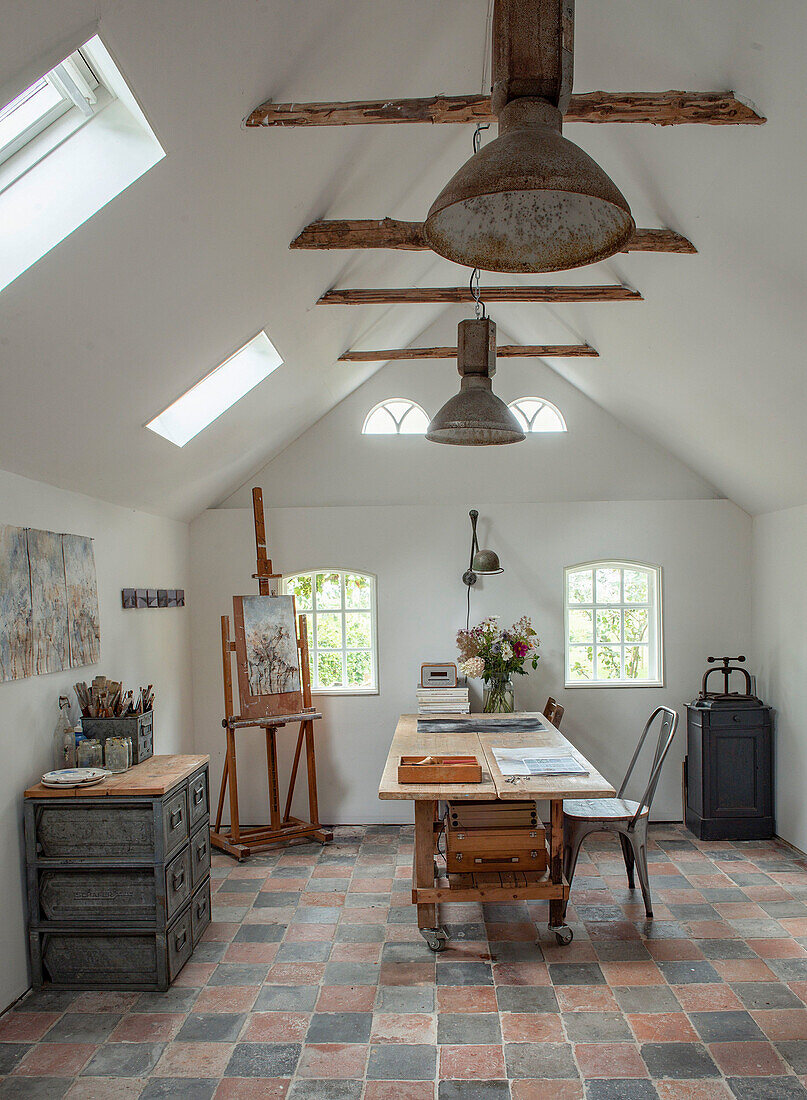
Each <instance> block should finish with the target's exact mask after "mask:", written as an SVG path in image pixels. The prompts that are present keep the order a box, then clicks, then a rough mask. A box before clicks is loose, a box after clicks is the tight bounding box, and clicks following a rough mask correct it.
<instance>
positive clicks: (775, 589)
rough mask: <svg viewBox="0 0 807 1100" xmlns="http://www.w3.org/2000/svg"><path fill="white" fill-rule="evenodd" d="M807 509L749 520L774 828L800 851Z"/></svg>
mask: <svg viewBox="0 0 807 1100" xmlns="http://www.w3.org/2000/svg"><path fill="white" fill-rule="evenodd" d="M805 559H807V508H805V507H801V508H789V509H787V510H786V511H782V512H771V513H769V514H767V515H762V516H756V517H755V519H754V532H753V584H752V590H753V596H754V598H753V613H754V652H755V654H756V661H755V671H756V672H757V691H758V693H759V695H760V696H761V698H762V699H764V700H765V702H767V703H770V704H772V706H773V707H774V708H775V711H774V729H775V742H774V744H775V754H776V830H777V832H778V833H779V835H780V836H782V837H784V839H785V840H789V841H790V843H791V844H795V845H796V847H797V848H800V849H801V850H802V851H807V799H806V798H805V792H806V791H807V734H806V733H805V729H806V728H807V727H806V726H805V715H807V675H805V670H807V637H805V631H804V624H805V622H806V621H807V590H805V586H804V562H805Z"/></svg>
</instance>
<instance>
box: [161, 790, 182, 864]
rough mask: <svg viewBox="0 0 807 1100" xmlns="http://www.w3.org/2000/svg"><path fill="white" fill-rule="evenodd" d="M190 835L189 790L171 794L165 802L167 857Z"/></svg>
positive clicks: (164, 818)
mask: <svg viewBox="0 0 807 1100" xmlns="http://www.w3.org/2000/svg"><path fill="white" fill-rule="evenodd" d="M187 835H188V792H187V791H186V790H185V788H184V787H183V788H182V790H181V791H177V793H176V794H172V795H170V796H169V797H168V798H167V799H166V800H165V802H164V803H163V840H164V843H165V857H166V859H167V858H168V857H169V856H170V855H171V854H172V853H173V852H175V851H176V850H177V848H178V847H179V846H180V844H181V843H182V842H183V840H185V838H186V837H187Z"/></svg>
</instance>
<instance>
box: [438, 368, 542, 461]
mask: <svg viewBox="0 0 807 1100" xmlns="http://www.w3.org/2000/svg"><path fill="white" fill-rule="evenodd" d="M426 438H427V439H430V440H431V441H432V443H453V444H454V445H455V446H460V447H489V446H496V445H498V444H502V443H520V442H521V441H522V440H523V439H526V436H525V435H524V432H523V431H522V430H521V428H520V427H519V423H518V421H517V420H516V418H515V417H514V416H513V414H512V412H511V411H510V410H509V409H508V407H507V405H505V403H504V401H502V400H501V398H499V397H497V396H496V394H495V393H494V392H493V388H492V386H491V381H490V379H489V378H487V377H485V376H484V375H478V374H470V375H465V377H464V378H463V379H462V381H461V382H460V392H459V393H458V394H456V395H455V396H454V397H452V398H450V399H449V400H448V401H446V403H445V405H443V407H442V409H440V411H439V412H438V413H437V415H436V416H435V417H434V419H433V420H432V422H431V424H429V429H428V431H427V432H426Z"/></svg>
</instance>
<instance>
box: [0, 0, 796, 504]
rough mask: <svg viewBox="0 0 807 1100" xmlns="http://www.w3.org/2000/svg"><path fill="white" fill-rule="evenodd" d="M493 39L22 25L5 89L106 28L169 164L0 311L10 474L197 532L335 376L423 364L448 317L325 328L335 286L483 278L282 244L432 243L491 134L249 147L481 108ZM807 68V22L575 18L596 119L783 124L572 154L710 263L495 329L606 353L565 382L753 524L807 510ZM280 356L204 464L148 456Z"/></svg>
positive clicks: (47, 21) (204, 4) (180, 12)
mask: <svg viewBox="0 0 807 1100" xmlns="http://www.w3.org/2000/svg"><path fill="white" fill-rule="evenodd" d="M486 9H487V3H486V0H407V3H405V4H402V3H400V2H399V0H306V2H305V3H301V2H300V0H228V2H227V3H221V2H220V0H62V2H60V3H59V4H58V5H54V4H53V3H52V2H51V0H26V3H25V4H24V5H23V4H18V3H15V2H14V0H0V24H1V25H2V26H3V34H2V35H1V36H0V85H2V84H4V83H5V82H6V81H7V80H11V79H13V77H14V75H15V73H17V72H18V71H20V70H21V69H23V68H25V67H27V66H28V64H29V63H30V62H31V61H32V60H33V59H35V58H36V57H38V56H39V55H42V54H45V53H46V52H47V51H48V50H49V49H50V48H51V47H52V46H53V45H54V44H55V43H58V42H60V41H61V40H63V39H64V38H66V37H67V36H69V35H71V34H73V33H75V32H77V31H78V30H80V29H81V28H82V27H84V26H85V25H86V24H88V23H89V22H90V21H91V20H93V19H94V18H99V19H100V34H101V37H102V38H103V40H104V42H105V43H106V45H107V46H108V47H109V49H110V51H111V52H112V53H113V55H114V56H115V58H116V60H117V61H118V63H119V65H120V68H121V69H122V71H123V73H124V75H125V77H126V78H127V80H128V82H129V84H130V86H131V88H132V89H133V91H134V92H135V94H136V95H137V96H138V97H139V100H140V102H141V105H142V106H143V109H144V111H145V113H146V115H147V117H148V119H149V121H150V122H151V124H152V126H153V128H154V130H155V132H156V133H157V136H158V137H159V139H160V140H161V142H162V144H163V146H164V148H165V150H166V153H167V156H166V157H165V159H164V160H163V161H162V162H161V163H159V164H158V165H157V166H156V167H154V168H153V169H152V170H151V171H150V172H148V173H147V174H146V175H145V176H144V177H143V178H141V179H140V180H139V181H138V182H137V183H135V184H134V185H133V186H132V187H131V188H129V190H128V191H126V192H124V194H122V195H121V196H119V197H118V198H117V199H115V200H114V201H113V202H111V203H110V204H109V205H108V206H107V207H106V208H105V209H103V210H102V211H100V212H99V213H98V214H97V215H96V216H95V217H94V218H92V219H91V220H90V221H89V222H88V223H86V224H85V225H84V226H83V227H82V228H81V229H79V230H77V231H76V232H75V233H74V234H73V235H72V236H71V237H69V238H68V239H67V240H66V241H64V242H62V244H60V245H58V246H57V247H56V248H55V249H54V250H53V251H52V252H51V253H50V254H49V255H48V256H46V257H45V258H44V259H43V260H41V261H40V262H39V263H38V264H36V265H35V266H34V267H33V268H31V269H30V270H29V271H27V272H26V273H25V274H23V275H22V276H20V278H19V279H17V281H16V282H15V283H13V284H12V285H11V286H9V287H8V288H7V289H6V290H4V291H3V292H2V293H1V294H0V387H1V389H0V468H4V469H8V470H12V471H14V472H17V473H20V474H24V475H26V476H28V477H33V478H38V479H40V480H43V481H47V482H50V483H53V484H55V485H61V486H64V487H67V488H71V489H76V490H79V491H82V492H85V493H89V494H91V495H94V496H98V497H101V498H103V499H109V500H113V501H116V502H119V503H123V504H126V505H129V506H132V507H138V508H143V509H145V510H148V511H154V512H160V513H166V514H170V515H174V516H177V517H179V518H185V519H187V518H190V517H192V516H194V515H196V514H198V513H199V512H200V511H202V510H203V509H204V508H206V507H208V506H209V505H211V504H213V503H216V502H218V501H220V500H222V499H224V498H225V497H226V496H227V495H228V493H230V492H231V491H232V490H233V489H234V488H235V487H236V486H238V485H240V484H242V483H243V481H244V479H245V478H247V477H248V476H249V474H250V472H251V471H253V470H255V469H257V468H259V467H260V466H262V465H263V464H264V463H265V462H266V461H268V460H270V459H271V458H272V456H274V455H276V454H278V453H279V452H280V451H281V450H283V449H284V448H285V447H286V446H287V445H288V444H289V443H290V442H291V441H292V440H293V439H295V438H296V437H297V436H299V435H300V434H301V433H302V432H304V431H305V430H306V428H308V427H309V426H310V425H311V424H313V423H314V422H316V421H317V420H318V419H320V418H321V417H322V416H323V415H324V414H325V413H326V412H327V411H328V410H329V409H331V408H332V407H333V406H334V405H335V404H336V403H338V402H339V401H340V400H342V399H343V398H344V397H345V396H347V395H348V394H349V393H350V392H351V391H352V390H353V389H355V388H356V387H357V386H358V385H360V384H362V382H364V381H365V380H366V379H367V378H368V377H369V376H370V374H372V373H373V371H374V369H375V367H374V366H373V365H365V366H361V367H357V366H350V365H345V364H339V365H337V364H336V358H337V356H338V355H339V354H340V353H341V352H342V351H344V350H345V349H346V348H348V347H351V346H363V347H385V346H387V347H394V346H400V345H403V344H407V343H409V342H411V341H414V340H416V338H417V337H418V334H419V333H421V332H423V331H424V330H425V329H426V328H427V327H429V326H430V325H431V324H432V323H433V322H434V321H435V320H436V318H437V317H438V316H439V315H440V310H439V309H436V308H435V307H414V306H407V307H398V308H395V309H392V308H388V307H366V308H364V307H363V308H338V307H327V308H326V307H316V306H315V305H314V303H315V301H316V299H317V297H318V296H319V295H320V294H321V293H322V292H323V291H324V290H326V289H328V288H329V287H330V286H335V285H354V286H361V285H364V286H381V285H390V286H395V285H400V286H405V285H412V284H418V283H420V284H423V285H426V284H431V283H434V284H440V283H444V284H451V285H454V284H458V283H459V282H461V281H464V280H465V279H466V278H467V272H465V271H464V270H463V269H460V268H456V267H454V266H453V265H451V264H449V263H447V262H445V261H443V260H439V259H436V258H435V257H434V256H432V255H431V254H429V253H406V252H393V251H386V252H377V253H371V252H368V253H359V252H333V253H325V252H322V253H318V252H289V251H288V243H289V241H290V240H291V239H292V238H293V237H294V236H295V235H296V234H297V233H298V232H299V230H300V229H301V228H302V227H303V226H304V225H305V224H306V223H307V222H309V221H311V220H312V219H314V218H317V217H350V218H360V217H383V216H385V215H390V216H397V217H403V218H412V219H420V218H422V217H423V216H424V214H425V211H426V210H427V208H428V205H429V203H430V201H431V199H432V198H433V197H434V195H435V194H437V192H438V191H439V190H440V188H441V187H442V185H443V184H444V182H445V181H446V179H447V178H448V177H449V176H450V175H451V174H452V172H453V171H454V170H455V169H456V168H457V167H458V166H459V165H460V163H462V162H463V161H464V160H465V159H466V158H467V156H468V153H469V150H470V140H471V130H470V128H469V127H464V126H456V127H448V126H434V127H429V126H422V125H421V126H388V127H383V126H376V127H353V128H322V129H311V130H302V129H287V130H282V129H277V130H266V131H245V130H242V129H241V128H240V120H241V119H242V117H243V116H244V115H245V114H246V113H247V112H248V111H249V109H250V108H251V107H253V106H254V105H256V104H257V103H259V102H260V101H261V100H263V99H264V98H266V97H267V96H272V97H274V98H275V99H278V100H298V101H305V100H316V99H357V98H362V97H374V98H380V97H393V96H417V95H426V94H430V93H435V92H438V91H445V92H468V91H475V90H477V89H479V88H480V81H481V75H482V57H483V37H484V24H485V14H486ZM805 42H807V4H805V3H804V0H700V2H699V3H688V4H683V5H682V4H670V3H669V0H643V2H642V3H641V4H638V3H636V2H635V0H609V2H608V3H607V4H603V3H600V2H598V0H578V3H577V33H576V66H575V68H576V76H575V87H576V89H577V90H578V91H586V90H592V89H597V88H606V89H613V90H653V89H667V88H686V89H692V90H710V89H725V88H733V89H736V90H737V91H738V92H739V93H741V94H742V95H743V96H745V97H747V98H749V99H750V100H752V101H753V102H754V103H755V105H756V106H757V108H758V109H759V110H760V111H761V112H762V113H764V114H765V115H767V116H768V118H769V122H768V123H767V125H766V126H762V127H737V128H733V127H722V128H711V127H699V126H689V127H679V128H654V127H650V126H590V125H575V126H570V127H569V129H568V133H569V135H570V136H571V137H572V138H573V139H574V140H576V141H578V142H579V143H580V144H581V145H582V146H583V147H584V148H585V149H586V150H587V151H589V152H590V153H591V154H592V155H593V156H594V157H595V158H596V159H597V160H599V161H600V163H601V164H602V165H603V167H604V168H605V169H606V170H607V171H608V172H609V173H610V174H611V175H612V176H613V178H614V179H615V180H616V182H617V183H618V184H619V186H620V187H621V188H622V190H623V191H624V193H625V195H626V196H627V197H628V199H629V201H630V202H631V205H632V207H633V210H634V214H635V216H636V220H637V223H638V224H640V225H644V226H670V227H672V228H674V229H677V230H679V231H681V232H683V233H685V234H686V235H687V236H689V237H690V238H691V239H692V240H693V241H694V242H695V244H696V245H697V247H698V249H699V255H697V256H668V255H653V254H635V253H634V254H630V255H626V256H619V257H617V258H615V259H613V260H611V261H609V262H607V263H604V264H600V265H597V266H596V267H594V268H590V269H586V270H584V271H578V272H572V273H569V274H568V275H567V276H564V277H563V281H569V282H576V281H579V282H603V281H610V280H623V281H625V282H627V283H629V284H630V285H632V286H635V287H637V288H638V289H639V290H641V291H642V293H643V294H644V296H645V298H646V301H645V302H644V303H641V304H625V305H619V306H615V305H585V306H584V305H579V306H557V307H554V308H552V309H548V308H546V307H540V306H529V305H525V306H517V307H515V306H510V307H508V308H505V307H494V309H493V310H492V313H493V315H494V317H496V318H497V319H498V318H499V317H500V318H501V322H502V325H503V326H505V325H506V328H507V330H508V331H509V332H510V333H511V334H512V335H513V336H514V337H515V338H516V339H521V340H525V341H529V342H535V343H538V342H545V341H547V340H549V339H553V340H554V339H555V338H556V337H557V334H558V333H560V334H561V338H563V336H562V334H563V333H567V334H568V336H569V338H573V339H578V338H579V339H585V340H588V341H589V342H590V343H592V344H594V345H595V346H596V347H597V348H598V349H599V351H600V355H601V358H600V359H597V360H586V359H579V360H556V361H555V362H554V363H553V367H554V368H555V369H556V370H557V371H558V372H559V373H560V374H562V375H563V376H564V377H565V378H567V379H568V380H569V381H571V382H573V383H574V385H575V386H577V387H578V388H579V389H580V390H581V391H583V393H585V394H586V395H588V396H589V397H590V398H592V399H593V400H594V401H596V402H597V403H599V404H600V405H601V406H603V407H604V408H605V409H606V410H607V411H609V412H611V413H612V414H613V415H615V416H616V417H617V418H618V419H619V420H621V421H622V422H624V423H625V424H626V425H628V426H629V427H631V428H632V429H633V430H635V431H638V432H639V433H640V434H641V435H643V436H645V437H647V438H650V439H652V440H653V441H654V442H655V443H656V445H659V446H662V447H664V448H666V449H667V450H669V451H670V452H671V453H672V454H673V455H675V456H677V457H678V458H679V459H682V460H683V461H684V462H685V463H686V464H687V465H688V466H689V467H690V468H692V469H694V470H696V471H697V472H698V473H699V474H700V475H701V476H702V477H703V478H705V479H706V480H707V481H708V482H709V483H710V484H712V485H714V486H716V488H717V489H718V491H720V492H721V493H724V494H725V495H727V496H729V497H730V498H731V499H733V500H735V501H736V502H737V503H738V504H740V505H741V506H742V507H744V508H746V509H747V510H748V511H750V512H760V511H769V510H773V509H776V508H781V507H787V506H789V505H794V504H798V503H803V502H804V501H805V500H807V488H805V486H807V479H805V471H806V470H807V433H805V432H804V430H803V422H804V412H805V408H806V407H807V402H806V401H805V396H806V395H805V382H804V377H805V374H804V369H803V365H802V361H803V358H804V348H805V347H807V310H805V308H804V293H805V283H806V282H807V280H806V279H805V274H806V272H805V257H807V217H805V214H804V210H803V205H802V194H803V190H804V188H803V179H804V174H805V169H806V168H807V153H806V152H805V150H807V142H806V141H805V133H804V119H805V115H806V114H807V112H806V111H805V107H807V103H806V102H805V100H806V99H807V96H806V95H805V88H804V79H803V51H804V43H805ZM485 278H487V279H495V280H498V279H499V278H500V277H497V276H486V277H485ZM536 281H540V279H538V280H536ZM547 281H553V280H547ZM558 281H560V280H558ZM483 282H484V279H483ZM455 315H456V319H459V318H460V317H462V316H463V315H467V311H465V312H463V311H462V310H459V309H454V310H452V311H451V316H452V317H454V316H455ZM261 328H265V329H266V331H267V332H268V333H269V335H270V337H271V338H272V340H273V341H274V343H275V344H276V346H277V348H278V349H279V351H280V352H281V354H282V355H283V357H284V360H285V364H284V366H283V367H281V368H280V369H279V370H278V371H276V372H275V373H274V374H273V375H272V376H271V377H270V378H269V379H267V380H266V381H265V382H263V383H262V384H261V385H260V386H259V387H258V388H257V389H256V390H255V391H253V393H252V394H251V395H250V396H249V397H248V398H246V399H245V400H243V401H242V402H240V403H239V404H238V405H237V406H235V407H234V408H233V409H232V410H230V411H229V412H228V413H226V414H225V415H224V416H223V417H221V419H220V420H219V421H218V422H217V423H216V424H214V425H213V426H212V427H211V428H209V429H207V430H206V431H205V432H203V433H202V434H201V436H199V437H198V438H197V439H196V440H194V441H192V442H191V443H189V444H188V445H187V446H186V447H185V448H184V449H183V450H178V449H176V448H174V447H173V446H172V445H171V444H169V443H167V442H166V441H165V440H163V439H160V438H158V437H157V436H153V435H152V434H151V433H149V432H147V431H145V430H144V429H143V427H142V425H143V424H144V423H145V421H146V420H148V419H149V418H150V417H152V416H153V415H154V414H155V413H157V412H159V411H161V410H162V409H163V408H164V407H165V406H166V405H167V404H169V403H170V402H171V401H172V400H173V399H174V398H175V397H176V396H177V395H178V394H180V393H182V392H183V391H184V390H185V389H187V388H188V387H189V386H190V385H192V384H193V383H195V382H196V381H198V379H199V378H201V377H202V376H203V375H204V374H205V373H207V372H208V371H209V370H211V369H212V368H213V367H214V366H216V365H217V364H218V363H219V362H220V361H221V360H222V359H224V358H225V357H226V356H227V355H228V354H229V353H231V352H232V351H233V350H235V349H236V348H238V347H239V346H241V345H242V344H243V343H244V342H245V341H246V340H247V339H248V338H249V337H251V336H252V335H254V333H256V332H257V331H258V330H259V329H261ZM443 366H444V368H445V369H446V371H448V372H451V371H452V370H453V368H452V367H451V365H450V364H448V363H446V364H443Z"/></svg>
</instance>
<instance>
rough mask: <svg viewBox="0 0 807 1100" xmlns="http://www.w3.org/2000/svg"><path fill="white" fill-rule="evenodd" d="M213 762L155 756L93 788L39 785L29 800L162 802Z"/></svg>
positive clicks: (29, 792) (200, 758)
mask: <svg viewBox="0 0 807 1100" xmlns="http://www.w3.org/2000/svg"><path fill="white" fill-rule="evenodd" d="M209 762H210V757H209V756H152V757H150V759H148V760H145V761H144V762H143V763H142V764H135V765H134V767H131V768H129V769H128V770H127V771H125V772H119V773H118V774H117V775H110V776H109V777H108V778H107V779H103V780H102V781H101V782H100V783H96V784H95V785H94V786H92V787H68V788H67V789H66V790H62V789H59V788H57V787H45V786H43V785H42V783H37V784H36V785H35V786H33V787H29V788H28V790H27V791H26V792H25V797H26V798H103V797H105V796H106V797H112V798H115V797H117V798H131V797H132V796H133V795H140V796H145V797H147V798H159V797H160V796H161V795H164V794H166V793H167V792H168V791H170V790H172V789H173V788H174V787H176V786H178V785H179V784H180V783H181V782H182V781H183V780H184V779H187V778H188V776H189V775H193V773H194V772H195V771H198V770H199V768H202V767H204V765H205V764H208V763H209Z"/></svg>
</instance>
